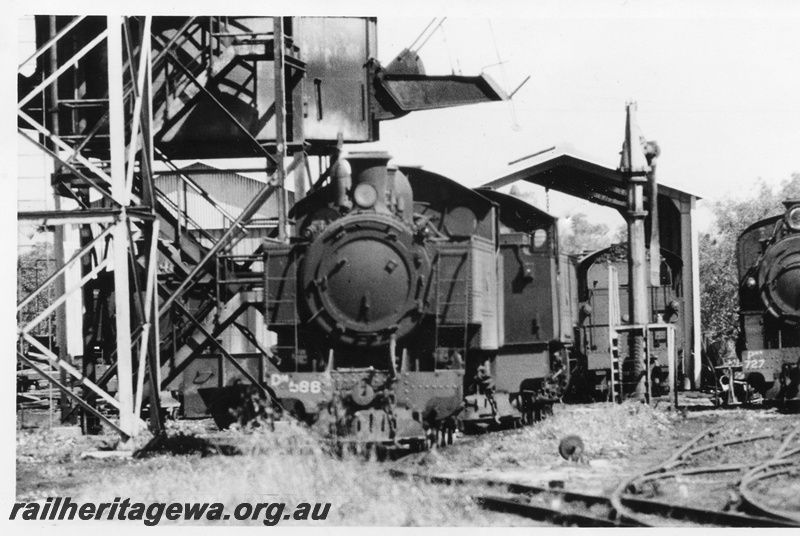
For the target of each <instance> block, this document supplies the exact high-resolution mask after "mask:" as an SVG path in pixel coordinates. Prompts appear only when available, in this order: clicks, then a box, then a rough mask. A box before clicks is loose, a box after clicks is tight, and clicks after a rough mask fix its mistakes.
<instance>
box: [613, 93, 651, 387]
mask: <svg viewBox="0 0 800 536" xmlns="http://www.w3.org/2000/svg"><path fill="white" fill-rule="evenodd" d="M649 169H650V168H649V166H648V165H647V158H646V157H645V154H644V151H643V149H642V144H641V141H640V135H639V129H638V127H637V125H636V104H635V103H632V102H631V103H628V104H627V120H626V123H625V142H624V144H623V148H622V160H621V161H620V171H621V172H622V174H623V177H624V179H625V185H626V188H627V191H628V212H627V214H626V220H627V221H628V271H629V276H628V289H629V296H630V300H629V303H630V308H629V314H630V318H631V323H632V324H634V325H640V326H641V325H645V324H647V323H648V322H649V321H650V314H649V312H648V307H647V281H648V278H647V258H646V253H645V232H644V219H645V217H646V216H647V211H646V210H645V209H644V187H645V185H646V184H647V172H648V171H649ZM644 343H645V340H644V336H643V334H638V333H637V332H634V336H633V340H632V344H631V354H630V355H631V356H633V359H634V365H633V372H634V378H635V381H636V390H635V392H634V397H635V398H637V399H644V398H645V395H646V391H647V386H646V384H645V374H646V370H647V363H645V352H644Z"/></svg>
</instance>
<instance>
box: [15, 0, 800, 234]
mask: <svg viewBox="0 0 800 536" xmlns="http://www.w3.org/2000/svg"><path fill="white" fill-rule="evenodd" d="M274 4H275V5H277V6H286V8H285V9H286V10H288V11H284V12H285V13H303V14H324V15H337V14H338V15H344V14H347V15H365V14H368V15H377V16H378V51H379V54H378V57H379V60H380V61H381V62H382V63H383V64H388V63H389V62H390V61H391V60H392V58H393V57H394V56H395V55H396V54H397V53H399V52H400V51H401V50H402V49H403V48H405V47H407V46H409V45H410V44H411V43H412V42H413V41H414V40H415V38H416V37H417V36H418V35H419V34H420V32H422V31H423V29H424V28H425V27H426V26H427V25H428V23H429V22H430V21H431V20H432V19H433V18H434V17H447V18H446V20H445V21H444V22H443V24H442V25H441V27H440V28H439V29H438V30H437V31H436V32H435V33H434V34H433V35H432V36H431V37H430V39H429V40H428V41H427V43H426V44H425V46H424V47H423V48H422V49H421V50H420V51H419V54H420V56H421V58H422V60H423V63H424V64H425V67H426V70H427V72H428V74H450V73H456V74H464V75H475V74H478V73H480V72H485V73H486V74H488V75H490V76H491V77H493V78H494V79H495V80H496V81H497V82H498V83H499V84H500V85H501V86H502V87H504V88H505V89H507V90H508V91H511V90H513V89H514V88H516V87H517V86H519V84H520V83H522V82H523V80H525V78H526V77H530V79H529V80H528V82H527V83H526V84H525V85H524V86H522V87H521V89H519V91H518V92H517V93H516V94H515V95H514V98H513V100H512V101H511V102H502V103H488V104H482V105H474V106H465V107H459V108H451V109H445V110H436V111H425V112H415V113H412V114H410V115H409V116H406V117H404V118H401V119H398V120H393V121H387V122H384V123H383V124H382V126H381V141H380V142H379V143H378V144H377V147H378V148H381V149H384V150H387V151H389V152H390V154H392V155H393V156H395V158H396V162H397V163H399V164H409V165H422V166H424V167H426V168H428V169H431V170H433V171H436V172H439V173H442V174H444V175H447V176H450V177H452V178H454V179H456V180H458V181H460V182H462V183H464V184H465V185H468V186H477V185H480V184H483V183H485V182H488V181H489V180H491V179H492V178H495V177H496V176H498V175H500V174H502V173H503V172H504V170H505V168H507V165H508V162H510V161H512V160H514V159H517V158H520V157H522V156H525V155H528V154H531V153H534V152H537V151H539V150H542V149H545V148H547V147H551V146H553V145H555V144H557V143H569V144H571V145H572V146H573V147H575V149H577V150H578V151H580V152H582V153H585V154H587V155H590V156H592V157H593V158H594V159H596V160H598V161H600V162H605V163H607V164H608V165H609V166H612V167H615V166H616V165H617V164H618V160H619V150H620V147H621V144H622V137H623V128H624V122H625V104H626V102H627V101H631V100H632V101H635V102H637V104H638V119H639V125H640V127H641V130H642V131H643V133H644V135H645V136H646V137H647V138H648V139H651V140H656V141H657V142H658V143H659V146H660V148H661V157H660V159H659V170H658V175H659V180H660V181H662V182H663V183H665V184H669V185H670V186H673V187H676V188H679V189H683V190H687V191H690V192H692V193H695V194H697V195H699V196H700V197H702V198H704V199H706V200H712V201H713V200H714V199H718V198H720V197H722V196H725V195H734V196H741V195H744V194H746V193H747V192H748V191H749V190H750V189H751V188H752V185H753V183H754V182H755V181H756V180H758V179H759V178H761V179H763V180H764V181H766V182H767V183H768V184H771V185H777V184H779V183H780V182H781V181H783V180H786V179H788V178H789V177H790V176H791V174H792V173H793V172H800V150H798V148H800V125H798V121H797V120H798V118H800V69H798V68H797V66H798V65H800V31H798V30H800V3H797V2H793V1H790V0H772V1H761V2H749V1H741V0H740V1H736V0H729V1H724V2H723V1H717V0H714V1H712V0H696V1H694V2H687V1H682V0H672V1H670V2H663V1H637V0H619V1H610V0H594V1H583V0H581V1H562V2H551V1H532V2H518V1H509V0H506V1H505V2H500V3H496V4H493V5H491V6H490V5H488V4H487V3H479V2H476V1H471V0H470V1H460V2H456V1H449V2H442V1H434V2H422V1H419V0H407V1H404V2H403V3H402V4H398V3H396V2H361V1H359V2H353V1H349V2H340V3H335V4H334V3H320V2H302V1H299V2H292V3H286V2H283V3H282V2H276V3H274ZM142 5H144V6H146V7H145V8H144V9H145V11H149V12H152V13H154V14H174V13H180V14H195V13H215V14H216V12H217V11H218V10H219V4H218V3H215V2H204V1H194V2H191V3H189V2H172V3H169V7H165V5H164V4H158V3H156V4H153V3H148V2H144V3H143V4H142ZM271 5H272V4H271ZM401 5H402V8H401V9H399V8H398V7H399V6H401ZM31 6H37V8H36V9H35V11H36V12H39V13H45V12H59V13H70V12H77V11H81V12H93V13H104V12H107V10H108V9H109V7H108V6H107V5H106V4H104V3H102V2H94V1H93V2H80V3H76V2H61V3H55V2H34V3H29V2H26V3H23V2H17V3H16V4H15V8H16V10H17V12H18V14H24V13H28V12H32V11H34V10H33V9H32V8H31ZM332 6H335V7H332ZM264 9H265V8H264V4H263V3H252V2H250V3H248V2H244V3H242V4H238V3H237V7H236V10H237V11H238V12H239V13H243V14H260V13H261V12H263V11H264ZM165 10H166V11H165ZM266 14H272V13H265V15H266ZM410 14H414V15H415V16H414V17H408V16H407V15H410ZM6 39H8V37H6ZM498 64H500V65H498ZM534 191H536V189H534ZM537 197H539V199H540V201H541V203H542V204H545V201H544V200H542V198H543V197H544V193H543V192H539V193H538V194H537ZM551 201H552V205H551V206H550V209H551V211H552V212H553V213H554V214H555V215H557V216H569V214H571V213H574V212H575V211H583V212H589V213H591V214H597V215H598V216H597V217H598V218H601V219H604V220H606V221H608V222H609V223H610V224H612V225H613V223H612V222H613V221H617V222H618V223H621V221H622V220H621V219H620V218H618V216H617V215H616V214H615V213H614V212H613V211H606V212H603V211H597V210H594V209H593V208H592V207H590V206H588V205H589V204H588V203H580V202H578V201H576V200H574V199H566V198H563V197H559V196H558V195H553V196H552V199H551ZM700 206H701V207H702V206H703V203H701V204H700ZM702 212H703V211H702V210H701V215H700V220H701V222H700V223H701V225H702V226H703V227H707V225H708V217H707V214H702Z"/></svg>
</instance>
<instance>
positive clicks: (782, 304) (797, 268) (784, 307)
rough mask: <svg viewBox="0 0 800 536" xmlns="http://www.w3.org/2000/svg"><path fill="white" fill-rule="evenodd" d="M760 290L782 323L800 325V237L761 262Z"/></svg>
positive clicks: (779, 246) (791, 237)
mask: <svg viewBox="0 0 800 536" xmlns="http://www.w3.org/2000/svg"><path fill="white" fill-rule="evenodd" d="M758 286H759V288H760V289H761V298H762V299H763V300H764V304H765V305H766V306H767V309H768V310H769V311H770V312H771V313H772V314H773V315H775V316H776V317H778V318H779V319H780V320H782V321H784V322H787V323H790V324H800V235H799V234H795V235H789V236H786V237H784V238H782V239H781V240H779V241H778V242H777V243H775V244H773V245H771V246H770V247H769V248H768V249H767V251H766V253H765V254H764V257H763V258H762V260H761V266H760V267H759V270H758Z"/></svg>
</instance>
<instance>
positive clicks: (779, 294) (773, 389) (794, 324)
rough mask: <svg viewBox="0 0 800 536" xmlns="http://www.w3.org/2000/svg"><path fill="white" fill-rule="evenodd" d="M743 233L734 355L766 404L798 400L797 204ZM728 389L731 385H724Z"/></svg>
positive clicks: (799, 266)
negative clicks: (768, 401) (737, 330)
mask: <svg viewBox="0 0 800 536" xmlns="http://www.w3.org/2000/svg"><path fill="white" fill-rule="evenodd" d="M784 205H785V207H786V210H785V212H784V213H783V214H780V215H778V216H774V217H771V218H766V219H764V220H761V221H758V222H756V223H754V224H753V225H751V226H750V227H748V228H747V229H745V231H744V232H743V233H742V234H741V235H740V236H739V239H738V241H737V244H736V260H737V265H738V271H739V322H740V324H739V325H740V331H739V339H738V341H737V353H738V354H739V356H740V358H741V367H742V371H741V374H742V379H743V380H744V382H746V384H747V385H748V386H749V388H750V389H751V390H752V391H754V392H755V393H757V394H758V395H760V396H761V397H763V398H764V399H768V400H774V401H778V402H782V403H786V402H789V401H794V403H796V402H797V401H798V400H800V397H799V396H798V385H799V384H800V378H799V375H800V373H799V372H798V366H799V365H800V200H791V201H786V202H785V203H784ZM727 380H728V381H729V383H730V379H729V378H728V379H727Z"/></svg>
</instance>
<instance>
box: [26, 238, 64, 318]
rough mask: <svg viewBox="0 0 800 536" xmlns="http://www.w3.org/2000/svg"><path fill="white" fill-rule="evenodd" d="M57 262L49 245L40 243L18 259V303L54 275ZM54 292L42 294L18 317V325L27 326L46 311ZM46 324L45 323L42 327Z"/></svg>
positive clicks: (46, 291)
mask: <svg viewBox="0 0 800 536" xmlns="http://www.w3.org/2000/svg"><path fill="white" fill-rule="evenodd" d="M54 264H55V261H54V260H53V248H52V246H50V244H49V243H46V242H39V243H37V244H34V245H33V247H32V248H31V249H30V250H28V251H27V252H25V253H23V254H21V255H19V256H18V257H17V303H19V302H21V301H22V300H23V299H25V298H27V297H28V296H29V295H30V294H31V293H32V292H33V291H34V290H36V289H37V288H39V286H40V285H41V284H42V283H44V281H45V280H46V279H47V278H48V277H49V276H50V274H52V273H53V268H54ZM51 293H52V291H48V290H45V291H43V292H42V293H40V294H39V295H38V296H37V297H36V298H35V299H34V300H33V301H32V302H31V303H30V304H29V305H27V306H26V307H25V308H23V310H22V312H21V313H20V314H19V315H18V317H17V325H18V326H20V325H22V324H26V323H27V322H29V321H31V320H33V319H34V318H36V316H38V315H39V313H41V312H42V311H44V310H45V309H46V308H47V307H48V306H49V305H50V303H52V300H51ZM44 324H46V321H43V323H42V325H44ZM37 331H38V330H37Z"/></svg>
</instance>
